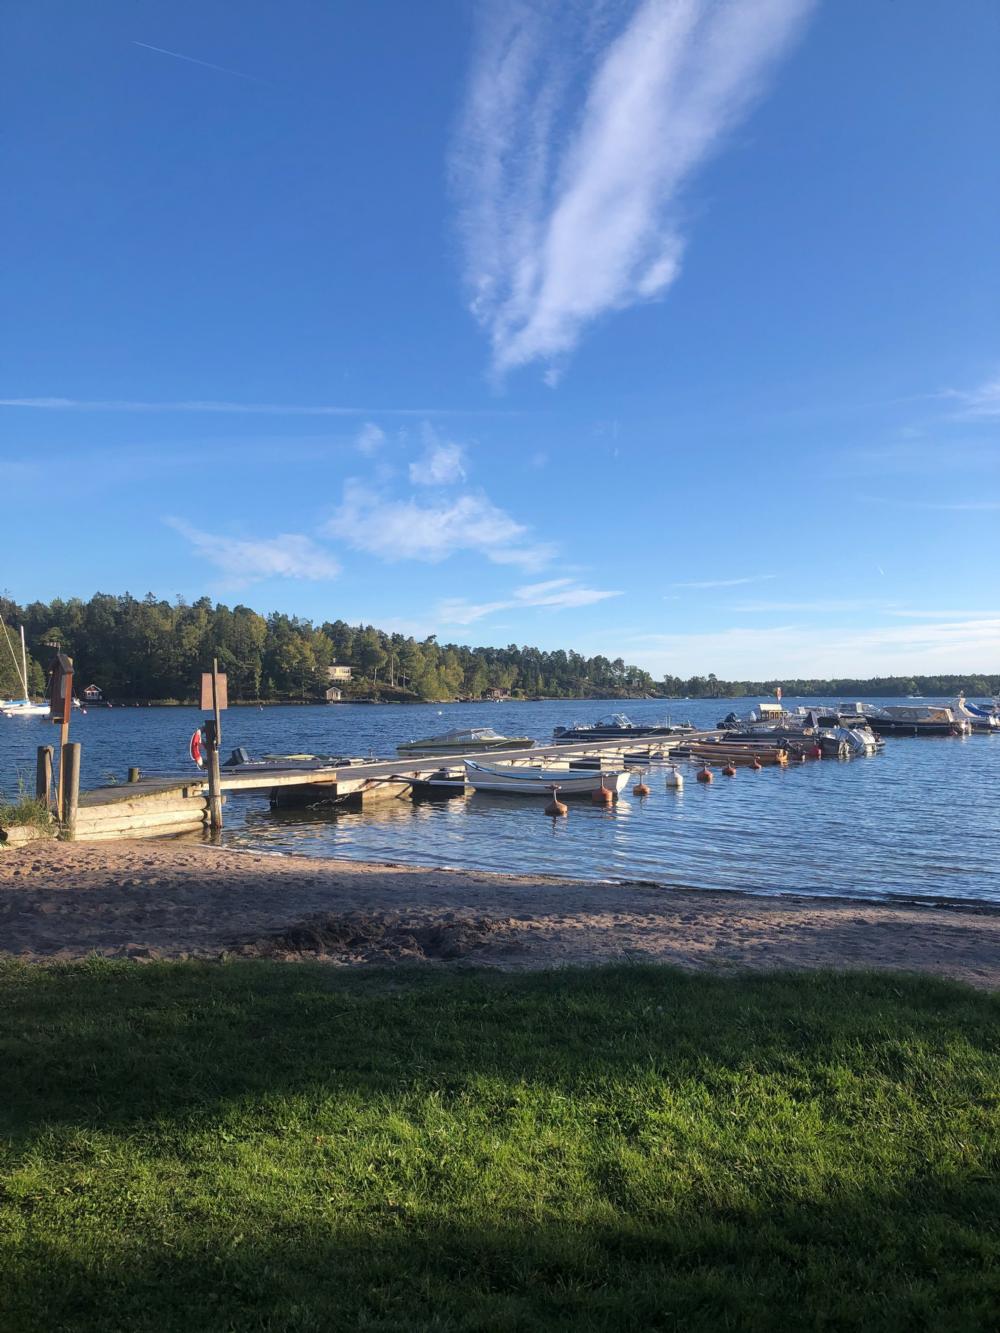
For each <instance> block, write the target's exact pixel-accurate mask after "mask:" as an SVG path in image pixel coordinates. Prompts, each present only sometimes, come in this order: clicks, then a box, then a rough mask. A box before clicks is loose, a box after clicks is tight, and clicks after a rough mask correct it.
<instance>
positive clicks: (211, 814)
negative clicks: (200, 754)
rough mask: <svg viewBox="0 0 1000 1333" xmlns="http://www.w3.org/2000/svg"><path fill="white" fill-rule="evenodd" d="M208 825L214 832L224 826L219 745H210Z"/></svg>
mask: <svg viewBox="0 0 1000 1333" xmlns="http://www.w3.org/2000/svg"><path fill="white" fill-rule="evenodd" d="M208 827H209V828H210V829H211V830H212V832H213V833H216V832H218V830H219V829H221V828H222V774H221V772H220V770H219V747H218V746H217V745H210V746H209V747H208Z"/></svg>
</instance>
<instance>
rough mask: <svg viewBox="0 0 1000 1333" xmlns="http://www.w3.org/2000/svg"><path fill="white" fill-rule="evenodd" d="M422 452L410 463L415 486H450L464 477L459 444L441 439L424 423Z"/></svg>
mask: <svg viewBox="0 0 1000 1333" xmlns="http://www.w3.org/2000/svg"><path fill="white" fill-rule="evenodd" d="M423 434H424V445H425V447H424V452H423V454H422V455H421V456H420V458H418V459H417V460H416V461H415V462H413V463H411V464H410V481H412V482H413V484H414V485H415V486H451V485H453V484H454V483H455V482H458V481H464V479H465V452H464V450H463V449H462V446H461V445H460V444H455V443H453V442H452V441H451V440H442V439H441V437H440V436H439V435H438V434H437V432H436V431H435V430H434V428H433V427H432V426H430V425H427V424H426V423H425V425H424V431H423Z"/></svg>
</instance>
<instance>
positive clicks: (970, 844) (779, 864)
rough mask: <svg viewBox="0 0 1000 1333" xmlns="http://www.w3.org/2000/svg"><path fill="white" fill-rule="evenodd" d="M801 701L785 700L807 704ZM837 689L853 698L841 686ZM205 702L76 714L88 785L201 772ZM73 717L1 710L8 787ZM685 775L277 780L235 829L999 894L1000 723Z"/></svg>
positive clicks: (726, 703) (350, 713) (415, 851)
mask: <svg viewBox="0 0 1000 1333" xmlns="http://www.w3.org/2000/svg"><path fill="white" fill-rule="evenodd" d="M799 702H809V703H815V702H817V701H815V700H809V701H800V700H786V703H788V705H789V706H791V707H794V706H795V705H796V704H797V703H799ZM827 702H836V701H827ZM752 703H753V701H749V700H748V701H739V702H736V703H734V702H733V701H730V700H717V701H710V700H703V701H693V702H690V703H675V702H671V703H669V704H667V703H664V702H663V701H658V700H645V701H642V702H635V703H629V704H627V705H622V704H621V703H620V702H618V703H600V702H595V701H588V702H573V701H569V702H559V701H547V702H544V703H525V704H509V705H508V704H490V705H485V704H442V705H430V704H428V705H414V706H407V707H399V706H392V705H341V706H317V707H288V708H267V709H264V710H263V711H258V710H257V709H248V708H233V709H230V710H229V711H228V712H227V713H226V714H224V717H223V731H224V738H223V751H224V753H228V751H229V750H230V749H231V748H232V747H235V746H238V745H242V746H245V747H246V749H247V750H249V751H250V752H251V754H262V753H265V752H268V751H277V752H285V753H290V752H317V753H324V754H355V755H367V754H369V753H372V754H376V755H387V756H388V755H392V754H393V751H394V749H395V746H396V745H397V743H399V742H400V741H404V740H409V739H412V738H414V737H418V736H427V735H432V734H434V733H437V732H442V731H449V730H451V729H453V728H456V727H469V726H485V725H489V726H492V727H494V728H495V729H496V730H497V731H500V732H505V733H506V734H508V735H529V736H535V737H537V738H538V739H539V740H543V741H547V740H549V739H550V738H551V734H552V729H553V727H554V726H557V725H569V724H571V723H573V722H578V721H579V722H584V721H593V720H596V719H597V718H598V717H602V716H606V715H607V714H608V713H610V712H613V711H615V710H616V709H623V710H624V711H626V712H627V713H628V715H629V716H630V717H631V718H632V719H633V720H634V721H636V722H642V721H646V722H653V721H661V720H664V719H665V718H666V717H667V716H668V715H670V716H672V718H673V720H675V721H681V720H687V719H690V720H691V721H692V722H694V723H695V724H696V725H697V726H702V727H708V726H713V725H714V724H715V722H716V720H717V719H718V718H719V717H721V716H722V715H724V714H725V713H727V712H728V711H729V710H730V709H732V708H736V710H737V711H739V712H744V711H746V710H748V709H749V708H750V707H751V706H752ZM201 717H202V714H201V713H200V712H199V711H198V710H196V709H189V708H114V709H104V708H98V709H90V710H88V712H87V714H86V715H85V716H80V715H79V714H77V715H75V716H74V719H73V739H74V740H78V741H81V742H82V743H83V785H84V786H94V785H97V784H100V783H103V782H107V781H109V780H110V779H111V778H112V777H113V778H116V779H118V780H119V781H124V779H125V776H126V769H127V768H128V766H129V765H130V764H137V765H139V766H140V767H141V768H142V770H143V772H144V774H146V775H149V776H152V775H153V774H155V773H158V772H183V773H191V774H193V773H194V768H193V766H192V765H191V763H190V760H188V758H187V744H188V739H189V737H190V735H191V732H192V731H193V730H194V728H195V726H196V725H197V723H198V721H199V720H200V718H201ZM57 736H58V732H57V729H56V728H55V727H53V726H52V725H51V724H50V723H48V722H45V721H42V720H39V719H4V718H0V790H2V791H3V792H5V793H6V795H7V796H8V797H10V796H11V795H13V794H15V793H16V791H17V783H18V775H19V774H21V775H23V777H24V779H25V781H26V784H27V786H28V788H29V790H33V788H34V771H35V749H36V747H37V746H38V745H40V744H51V743H53V742H54V740H55V739H56V738H57ZM684 771H685V774H686V778H687V781H686V786H685V789H684V790H683V791H682V792H676V791H673V790H670V789H668V788H667V787H666V785H665V782H664V777H663V772H664V770H663V768H662V766H659V765H653V766H652V767H651V769H650V772H649V776H648V777H647V782H648V783H649V785H650V787H651V788H652V794H651V795H650V796H649V797H647V798H645V799H643V800H639V799H637V798H636V797H635V796H633V795H632V794H631V792H629V793H627V794H626V795H625V796H624V797H623V798H622V799H621V800H619V802H618V804H617V806H616V807H615V808H614V809H612V810H604V809H600V808H598V807H594V806H591V805H590V804H589V802H580V801H574V802H571V803H570V813H569V816H568V818H566V819H561V820H552V819H549V818H546V817H545V815H544V814H543V812H542V808H541V806H542V802H541V801H540V800H534V799H525V798H517V797H505V796H489V795H476V796H474V797H471V798H469V799H454V800H444V801H434V802H422V803H418V804H413V803H411V802H410V801H408V800H406V801H394V802H390V803H387V804H386V805H385V806H383V807H381V808H379V809H376V810H375V811H368V812H366V813H364V814H360V813H351V812H346V811H342V812H338V813H334V812H330V811H326V812H323V811H305V810H300V811H284V812H274V811H271V810H269V809H268V805H267V797H266V793H264V792H260V793H255V794H253V795H247V796H239V797H230V799H229V801H228V803H227V805H226V829H225V831H224V833H223V835H222V840H223V843H224V844H226V845H229V846H232V847H242V848H254V849H257V850H265V851H274V852H296V853H298V854H300V855H305V856H339V857H349V858H353V859H357V860H371V861H397V862H411V863H416V864H425V865H449V866H461V867H468V868H473V869H483V870H500V871H518V872H526V873H532V872H536V873H537V872H542V873H549V874H557V875H571V876H575V877H585V878H592V879H607V878H613V879H648V880H656V881H658V882H661V883H670V884H679V885H686V886H689V887H693V888H705V889H743V890H750V891H754V892H760V893H783V892H795V893H815V894H846V895H851V896H857V897H864V898H870V897H895V896H906V897H913V896H918V897H935V898H952V899H954V898H974V899H979V900H985V901H990V902H996V903H1000V862H998V856H997V851H998V846H1000V837H998V835H1000V736H988V735H974V736H970V737H966V738H959V737H954V738H952V737H941V738H930V737H927V738H916V739H910V738H903V737H889V738H887V740H886V746H885V750H884V752H883V753H882V754H880V755H877V756H876V757H874V758H871V759H854V760H850V761H835V760H822V761H814V762H810V763H807V764H796V765H790V766H789V767H788V768H787V769H784V770H782V769H778V768H765V769H763V770H762V771H761V772H759V773H753V772H751V771H749V770H742V769H741V770H740V771H739V773H738V774H737V776H736V777H735V778H732V779H726V778H724V777H721V776H719V775H717V776H716V780H715V782H714V783H713V784H712V785H711V786H703V785H702V784H700V783H697V782H695V781H694V773H695V769H694V767H692V766H688V765H685V766H684Z"/></svg>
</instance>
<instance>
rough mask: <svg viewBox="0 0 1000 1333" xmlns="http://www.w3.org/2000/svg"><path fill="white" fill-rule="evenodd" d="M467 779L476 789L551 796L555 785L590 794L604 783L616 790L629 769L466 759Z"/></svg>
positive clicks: (565, 792)
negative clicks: (509, 764)
mask: <svg viewBox="0 0 1000 1333" xmlns="http://www.w3.org/2000/svg"><path fill="white" fill-rule="evenodd" d="M464 762H465V780H466V782H467V783H468V784H469V786H470V787H474V788H475V789H476V791H502V792H512V793H513V794H514V795H516V796H549V795H551V793H552V788H553V786H556V787H558V788H559V796H560V797H563V796H589V795H591V793H593V792H595V791H598V790H599V789H600V788H601V787H607V788H608V790H609V791H612V792H614V794H615V795H616V796H617V794H618V793H619V792H621V791H624V790H625V788H626V787H627V786H628V782H629V778H630V776H631V775H630V774H629V772H628V770H627V769H622V770H614V771H612V772H605V773H601V772H599V771H598V770H597V769H589V770H588V769H579V768H574V769H566V768H514V767H508V768H491V767H489V766H487V765H486V764H477V763H475V762H474V760H472V759H466V760H465V761H464Z"/></svg>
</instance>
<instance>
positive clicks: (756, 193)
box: [0, 0, 1000, 677]
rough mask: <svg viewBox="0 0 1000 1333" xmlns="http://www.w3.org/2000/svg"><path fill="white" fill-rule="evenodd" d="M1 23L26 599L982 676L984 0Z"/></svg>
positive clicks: (995, 493) (231, 13) (776, 667)
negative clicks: (164, 603) (201, 607)
mask: <svg viewBox="0 0 1000 1333" xmlns="http://www.w3.org/2000/svg"><path fill="white" fill-rule="evenodd" d="M237 15H238V21H237V18H236V16H237ZM4 29H5V31H4V40H3V44H2V45H3V52H2V56H0V62H2V63H0V99H2V109H3V116H4V119H5V121H6V123H7V125H8V127H9V128H8V133H7V134H6V136H5V138H4V143H3V145H2V147H0V162H2V170H3V180H4V186H5V189H4V202H3V205H2V212H0V242H2V247H3V254H4V256H5V263H4V265H3V271H2V274H0V308H2V310H3V312H4V318H3V320H2V327H0V400H2V406H0V456H2V471H0V476H2V478H3V482H4V493H5V494H4V504H3V509H2V513H3V532H4V541H3V543H2V550H3V559H2V564H0V587H3V588H5V589H6V590H8V591H9V592H10V593H11V594H12V595H13V596H14V597H16V598H17V599H19V600H22V601H27V600H31V599H34V598H45V599H48V598H51V597H53V596H57V595H62V596H68V595H79V596H84V597H86V596H89V595H90V594H91V593H93V592H95V591H97V590H101V591H109V592H120V591H125V590H126V589H127V590H129V591H131V592H133V593H134V594H136V595H140V596H141V595H143V594H144V593H146V592H147V591H150V590H151V591H153V592H155V593H156V594H158V595H162V596H167V597H173V596H175V595H176V594H182V595H184V596H186V597H189V598H192V597H195V596H197V595H199V594H201V593H203V592H205V591H208V592H209V593H210V594H212V595H213V596H217V597H220V598H222V599H224V600H227V601H229V602H236V601H240V602H244V603H246V604H248V605H251V606H253V607H256V608H257V609H259V610H261V611H264V612H267V611H268V610H272V609H280V610H287V611H292V612H297V613H299V614H303V615H306V616H310V617H313V618H316V619H320V620H322V619H326V618H331V619H332V618H336V617H338V616H339V617H343V618H345V619H347V620H349V621H359V620H364V621H366V622H374V623H375V624H378V625H381V626H383V627H385V628H393V629H402V630H404V631H407V632H413V633H416V634H426V633H431V632H436V633H437V634H439V636H440V637H441V638H442V639H448V640H455V641H462V642H473V643H509V642H518V643H534V644H539V645H541V646H543V647H559V646H563V647H575V648H578V649H580V650H581V651H584V652H590V653H593V652H603V653H607V654H609V655H611V656H618V655H622V656H624V657H626V659H628V660H630V661H635V662H639V663H641V664H642V665H644V666H647V667H649V668H650V669H651V670H653V671H654V672H655V673H657V674H662V673H663V672H665V671H670V672H676V673H678V674H682V675H687V674H690V673H693V672H709V671H715V672H716V673H717V674H719V675H722V676H736V677H746V676H750V677H755V676H760V675H788V676H794V675H799V674H802V675H806V674H819V675H833V674H841V673H843V674H853V673H858V674H865V675H866V674H869V673H872V672H885V673H888V672H895V671H933V670H996V669H997V665H998V660H1000V595H998V594H997V591H996V569H997V566H998V556H1000V328H998V321H997V310H998V297H1000V255H998V248H997V245H996V236H997V230H998V223H1000V167H998V158H997V154H996V151H995V144H996V135H997V129H998V126H1000V85H998V82H997V80H996V77H995V71H996V68H997V63H998V58H1000V8H998V7H997V5H996V4H995V3H994V2H993V0H963V3H962V4H961V5H956V6H944V5H941V4H940V3H938V0H908V3H906V4H901V3H890V0H836V3H834V2H833V0H827V3H825V4H823V3H815V4H812V3H808V2H807V0H741V2H740V3H739V4H727V3H721V2H720V3H710V0H639V2H638V3H610V2H607V0H593V2H592V3H583V0H581V2H580V3H564V4H546V3H543V2H542V0H536V3H532V4H530V5H529V4H523V5H520V4H517V3H514V0H506V2H505V3H502V4H501V3H496V4H491V3H482V4H472V3H458V2H457V0H455V2H453V3H446V2H445V0H438V2H436V3H433V4H424V5H413V4H409V3H402V2H401V0H375V2H374V3H372V4H369V5H357V4H346V3H344V4H340V3H333V2H332V0H312V2H309V0H299V2H298V3H296V4H294V5H289V6H281V7H280V8H279V7H277V6H274V5H272V4H270V3H246V4H243V5H241V6H239V7H238V10H237V9H235V8H234V7H233V6H232V5H229V4H221V3H213V2H212V0H200V2H199V3H198V4H194V3H177V2H176V0H174V2H173V3H171V4H169V5H168V4H166V3H155V2H153V0H149V2H146V3H142V4H136V3H134V0H128V3H125V2H124V0H123V2H121V3H116V2H115V0H105V3H103V4H102V5H101V6H99V7H98V8H97V9H96V10H95V9H94V8H93V7H91V6H82V5H79V4H77V3H75V0H74V2H73V3H69V2H68V0H66V2H62V3H60V2H59V0H49V3H46V4H45V5H34V6H16V7H8V9H7V11H6V13H5V16H4Z"/></svg>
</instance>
